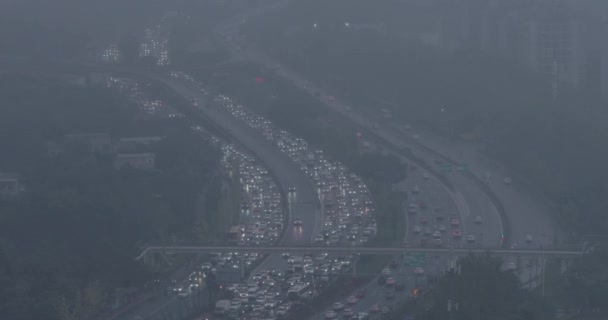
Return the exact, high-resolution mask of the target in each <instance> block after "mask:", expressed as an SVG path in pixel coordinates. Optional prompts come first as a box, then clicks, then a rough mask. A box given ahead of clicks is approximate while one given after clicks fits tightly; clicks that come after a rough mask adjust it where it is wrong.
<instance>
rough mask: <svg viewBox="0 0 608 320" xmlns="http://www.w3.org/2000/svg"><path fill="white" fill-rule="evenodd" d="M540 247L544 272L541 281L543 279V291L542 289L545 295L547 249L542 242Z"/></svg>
mask: <svg viewBox="0 0 608 320" xmlns="http://www.w3.org/2000/svg"><path fill="white" fill-rule="evenodd" d="M540 249H541V260H540V263H541V272H542V273H543V274H542V279H541V281H542V289H541V291H542V296H543V297H544V296H545V267H546V266H545V249H544V246H543V244H542V243H541V244H540Z"/></svg>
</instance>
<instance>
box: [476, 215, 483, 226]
mask: <svg viewBox="0 0 608 320" xmlns="http://www.w3.org/2000/svg"><path fill="white" fill-rule="evenodd" d="M482 222H483V219H482V218H481V216H476V217H475V223H476V224H481V223H482Z"/></svg>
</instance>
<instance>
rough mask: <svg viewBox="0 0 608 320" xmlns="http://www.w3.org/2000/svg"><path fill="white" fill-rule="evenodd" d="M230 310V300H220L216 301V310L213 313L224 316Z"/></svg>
mask: <svg viewBox="0 0 608 320" xmlns="http://www.w3.org/2000/svg"><path fill="white" fill-rule="evenodd" d="M229 310H230V300H218V301H217V302H216V303H215V310H214V311H213V313H214V314H215V315H217V316H222V315H225V314H227V313H228V311H229Z"/></svg>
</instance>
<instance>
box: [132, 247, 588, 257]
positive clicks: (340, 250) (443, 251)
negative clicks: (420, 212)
mask: <svg viewBox="0 0 608 320" xmlns="http://www.w3.org/2000/svg"><path fill="white" fill-rule="evenodd" d="M212 252H238V253H253V252H255V253H283V252H288V253H295V254H312V253H329V254H333V255H346V254H366V255H398V254H403V253H410V252H411V253H427V254H434V255H450V254H453V255H465V254H469V253H473V254H475V253H476V254H479V253H491V254H494V255H498V256H541V255H542V256H551V257H556V258H578V257H580V256H582V255H583V254H584V253H585V252H584V251H581V250H559V249H551V250H544V249H542V248H541V249H515V250H513V249H494V248H399V247H345V246H341V247H311V246H250V247H246V246H166V247H163V246H156V247H148V248H146V249H145V250H144V251H143V252H142V253H141V254H140V255H139V256H138V257H137V259H138V260H139V259H143V258H145V257H146V256H148V255H151V254H196V253H212Z"/></svg>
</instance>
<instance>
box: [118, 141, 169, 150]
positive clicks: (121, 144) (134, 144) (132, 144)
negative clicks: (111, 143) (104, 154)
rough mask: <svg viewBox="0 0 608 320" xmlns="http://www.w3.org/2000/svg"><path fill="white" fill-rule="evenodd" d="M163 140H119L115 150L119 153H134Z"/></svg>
mask: <svg viewBox="0 0 608 320" xmlns="http://www.w3.org/2000/svg"><path fill="white" fill-rule="evenodd" d="M162 140H163V137H130V138H120V139H119V140H118V144H117V146H116V147H117V149H118V150H120V151H121V152H135V151H137V150H138V149H139V148H147V147H149V146H151V145H153V144H155V143H158V142H160V141H162Z"/></svg>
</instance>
